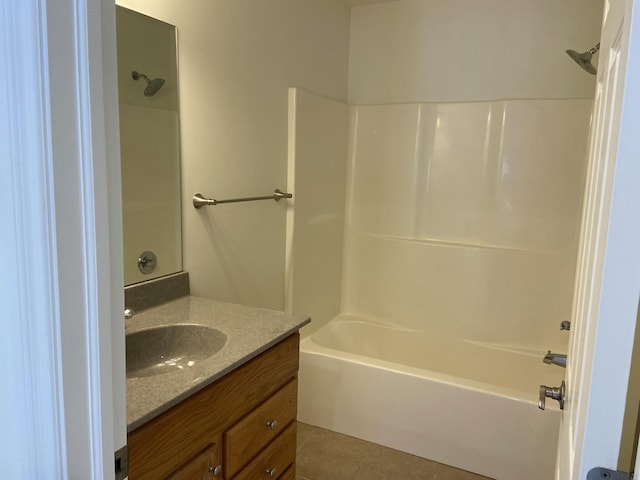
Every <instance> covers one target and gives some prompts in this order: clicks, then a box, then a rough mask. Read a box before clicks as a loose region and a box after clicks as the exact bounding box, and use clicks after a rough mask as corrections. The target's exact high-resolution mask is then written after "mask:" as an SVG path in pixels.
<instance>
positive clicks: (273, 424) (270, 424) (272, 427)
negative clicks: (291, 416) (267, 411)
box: [267, 420, 278, 430]
mask: <svg viewBox="0 0 640 480" xmlns="http://www.w3.org/2000/svg"><path fill="white" fill-rule="evenodd" d="M267 427H268V428H269V430H275V429H276V428H278V421H277V420H271V421H270V422H267Z"/></svg>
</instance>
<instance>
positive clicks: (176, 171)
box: [116, 6, 182, 285]
mask: <svg viewBox="0 0 640 480" xmlns="http://www.w3.org/2000/svg"><path fill="white" fill-rule="evenodd" d="M116 27H117V43H118V44H117V51H118V90H119V104H120V105H119V107H120V155H121V162H122V209H123V214H122V218H123V232H124V233H123V237H124V280H125V285H131V284H133V283H138V282H143V281H146V280H151V279H153V278H157V277H161V276H164V275H168V274H171V273H175V272H179V271H181V270H182V234H181V223H182V222H181V213H180V125H179V105H180V104H179V99H178V62H177V54H176V52H177V48H176V27H174V26H173V25H169V24H167V23H164V22H161V21H159V20H156V19H154V18H151V17H148V16H146V15H142V14H140V13H138V12H134V11H133V10H129V9H126V8H123V7H120V6H117V7H116Z"/></svg>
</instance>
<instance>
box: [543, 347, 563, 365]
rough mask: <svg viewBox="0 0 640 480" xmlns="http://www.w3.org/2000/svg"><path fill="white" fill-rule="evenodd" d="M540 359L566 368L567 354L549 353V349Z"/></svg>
mask: <svg viewBox="0 0 640 480" xmlns="http://www.w3.org/2000/svg"><path fill="white" fill-rule="evenodd" d="M542 361H543V362H544V363H548V364H549V365H551V364H553V365H558V366H559V367H562V368H567V356H566V355H563V354H561V353H551V350H549V351H548V352H547V354H546V355H545V356H544V358H543V359H542Z"/></svg>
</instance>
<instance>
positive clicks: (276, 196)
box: [193, 188, 293, 208]
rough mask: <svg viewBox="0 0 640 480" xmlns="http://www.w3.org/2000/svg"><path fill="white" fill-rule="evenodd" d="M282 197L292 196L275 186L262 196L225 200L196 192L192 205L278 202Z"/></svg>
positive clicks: (196, 206)
mask: <svg viewBox="0 0 640 480" xmlns="http://www.w3.org/2000/svg"><path fill="white" fill-rule="evenodd" d="M283 198H293V194H292V193H285V192H282V191H280V189H278V188H276V189H275V190H274V192H273V195H264V196H262V197H243V198H228V199H226V200H216V199H215V198H205V197H203V196H202V194H200V193H196V194H195V195H194V196H193V206H194V207H195V208H201V207H204V206H205V205H218V204H219V203H237V202H255V201H257V200H275V201H276V202H279V201H280V200H281V199H283Z"/></svg>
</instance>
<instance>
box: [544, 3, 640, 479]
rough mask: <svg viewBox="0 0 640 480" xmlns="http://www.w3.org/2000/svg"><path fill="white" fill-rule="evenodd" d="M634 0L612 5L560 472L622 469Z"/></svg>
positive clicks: (633, 157) (635, 278) (636, 282)
mask: <svg viewBox="0 0 640 480" xmlns="http://www.w3.org/2000/svg"><path fill="white" fill-rule="evenodd" d="M633 7H634V5H633V1H632V0H605V5H604V19H603V30H602V37H601V50H600V59H599V62H598V63H599V65H598V76H597V86H596V95H595V102H594V115H593V119H592V125H591V133H590V138H591V140H590V146H589V154H588V155H589V159H588V173H587V183H586V189H585V201H584V207H583V217H582V228H581V236H580V247H579V251H578V264H577V271H576V286H575V290H574V304H573V314H572V315H573V318H572V324H571V326H572V328H571V337H570V344H569V352H568V363H567V372H566V373H567V376H566V382H567V398H566V403H565V409H564V411H563V413H562V420H561V426H560V435H559V443H558V457H557V466H556V479H557V480H569V479H576V480H577V479H581V480H583V479H585V478H586V475H587V473H588V472H589V470H591V469H592V468H594V467H604V468H610V469H613V470H615V469H616V465H617V460H618V451H619V446H620V435H621V431H622V423H623V415H624V407H625V399H626V391H627V385H628V376H629V369H630V364H631V351H632V344H633V338H634V331H635V323H636V312H637V306H638V294H639V292H640V250H639V247H640V33H639V32H638V29H640V18H639V15H638V11H637V10H638V5H636V8H635V9H634V8H633ZM632 25H634V26H635V30H632V28H631V26H632ZM595 40H596V39H594V41H595ZM630 46H632V47H633V48H630ZM625 87H626V88H625Z"/></svg>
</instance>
